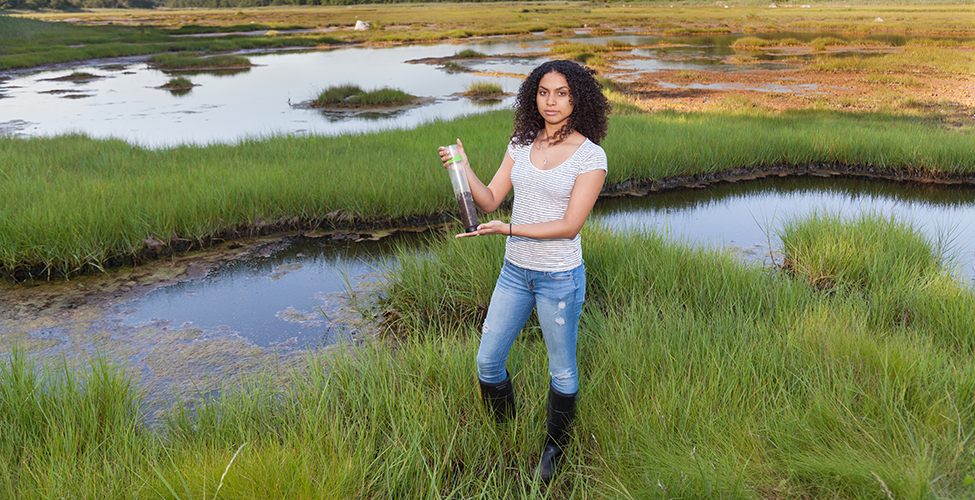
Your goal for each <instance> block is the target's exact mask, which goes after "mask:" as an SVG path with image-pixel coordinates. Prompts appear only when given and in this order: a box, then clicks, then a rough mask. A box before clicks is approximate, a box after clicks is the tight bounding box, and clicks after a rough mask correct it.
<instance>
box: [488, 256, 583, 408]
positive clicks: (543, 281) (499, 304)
mask: <svg viewBox="0 0 975 500" xmlns="http://www.w3.org/2000/svg"><path fill="white" fill-rule="evenodd" d="M585 298H586V268H585V265H580V266H579V267H577V268H575V269H571V270H569V271H561V272H554V273H552V272H542V271H532V270H530V269H523V268H520V267H518V266H516V265H514V264H512V263H510V262H508V261H507V260H505V262H504V266H503V267H502V268H501V274H500V276H498V282H497V284H496V285H495V287H494V294H493V295H492V296H491V305H490V306H489V307H488V312H487V317H486V318H485V319H484V327H483V328H482V329H481V345H480V348H479V349H478V351H477V376H478V377H479V378H480V379H481V380H483V381H484V382H489V383H498V382H502V381H504V379H505V378H507V376H508V373H507V370H506V369H505V361H507V360H508V352H509V351H510V350H511V346H512V345H513V344H514V342H515V338H516V337H517V336H518V334H519V333H520V332H521V330H522V328H523V327H524V326H525V322H527V321H528V317H529V315H531V312H532V309H534V308H536V307H537V308H538V311H537V314H538V322H539V325H540V326H541V327H542V335H544V337H545V347H546V348H547V350H548V373H549V376H550V377H551V379H552V387H553V388H554V389H555V390H556V391H558V392H560V393H562V394H575V393H576V392H578V391H579V373H578V370H577V369H576V341H577V339H578V337H579V316H580V315H581V314H582V304H583V302H584V301H585Z"/></svg>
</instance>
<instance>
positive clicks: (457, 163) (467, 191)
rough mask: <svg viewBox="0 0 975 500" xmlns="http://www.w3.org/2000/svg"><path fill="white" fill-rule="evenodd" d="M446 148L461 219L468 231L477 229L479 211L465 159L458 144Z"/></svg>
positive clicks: (451, 181) (451, 182)
mask: <svg viewBox="0 0 975 500" xmlns="http://www.w3.org/2000/svg"><path fill="white" fill-rule="evenodd" d="M445 148H446V149H447V152H449V153H450V160H448V162H447V171H448V172H449V173H450V185H451V186H453V187H454V198H456V199H457V208H458V209H459V210H460V221H461V223H462V224H464V230H465V231H467V232H468V233H471V232H474V231H477V224H478V222H477V212H476V211H475V210H474V197H473V196H472V195H471V186H470V184H468V183H467V171H466V170H465V169H464V163H463V159H462V158H461V156H460V148H459V147H457V145H456V144H451V145H449V146H445Z"/></svg>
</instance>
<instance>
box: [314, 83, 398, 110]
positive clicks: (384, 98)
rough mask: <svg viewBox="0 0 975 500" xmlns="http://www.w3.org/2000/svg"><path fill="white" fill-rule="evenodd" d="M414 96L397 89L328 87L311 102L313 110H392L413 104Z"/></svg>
mask: <svg viewBox="0 0 975 500" xmlns="http://www.w3.org/2000/svg"><path fill="white" fill-rule="evenodd" d="M415 100H416V96H412V95H410V94H407V93H406V92H403V91H402V90H399V89H391V88H388V87H384V88H381V89H374V90H362V89H361V88H359V86H358V85H351V84H347V85H338V86H334V87H329V88H327V89H325V90H322V91H321V92H319V93H318V97H316V98H315V99H313V100H312V101H311V106H312V107H314V108H342V109H349V108H351V109H357V108H393V107H398V106H404V105H407V104H410V103H413V102H414V101H415Z"/></svg>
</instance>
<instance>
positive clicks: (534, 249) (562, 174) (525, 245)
mask: <svg viewBox="0 0 975 500" xmlns="http://www.w3.org/2000/svg"><path fill="white" fill-rule="evenodd" d="M508 156H511V158H512V159H513V160H514V161H515V164H514V165H513V166H512V167H511V185H512V188H513V191H514V201H513V202H512V204H511V223H512V224H515V225H518V224H535V223H539V222H550V221H553V220H559V219H561V218H563V217H565V211H566V209H568V207H569V197H570V195H571V194H572V188H573V186H575V182H576V177H578V176H579V175H580V174H584V173H586V172H590V171H593V170H607V166H606V165H607V162H606V152H604V151H603V148H601V147H599V146H598V145H596V144H595V143H593V142H592V141H590V140H589V139H586V141H585V142H584V143H582V145H581V146H579V148H578V149H576V151H575V152H574V153H572V156H570V157H569V159H567V160H565V162H563V163H562V164H561V165H559V166H557V167H555V168H553V169H551V170H539V169H538V168H535V165H533V164H532V162H531V146H515V145H514V144H510V143H509V144H508ZM504 257H505V258H506V259H508V261H509V262H511V263H512V264H514V265H516V266H518V267H522V268H525V269H531V270H534V271H543V272H557V271H568V270H569V269H574V268H576V267H579V266H580V265H582V238H581V237H580V236H579V235H578V234H577V235H576V236H575V238H572V239H564V238H560V239H544V240H540V239H534V238H525V237H521V236H510V237H508V239H507V244H506V246H505V254H504Z"/></svg>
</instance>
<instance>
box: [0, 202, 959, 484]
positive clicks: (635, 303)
mask: <svg viewBox="0 0 975 500" xmlns="http://www.w3.org/2000/svg"><path fill="white" fill-rule="evenodd" d="M875 228H882V229H883V231H875V230H874V229H875ZM806 234H808V235H809V236H810V237H805V236H804V235H806ZM834 234H835V235H850V234H863V235H865V236H864V241H865V242H866V243H867V244H868V247H867V248H868V250H869V255H868V257H869V258H867V259H864V258H862V257H861V256H853V255H852V254H851V253H849V252H848V251H846V250H845V249H844V246H843V245H842V244H838V243H826V244H822V243H820V241H821V240H826V241H828V242H829V241H832V242H835V241H836V238H835V237H833V236H831V235H834ZM782 236H783V238H784V239H785V240H787V241H789V242H791V243H790V244H788V245H786V246H785V247H784V249H783V250H784V251H785V253H786V254H787V257H788V258H789V259H790V261H802V260H808V259H812V260H825V261H830V260H840V261H843V264H845V267H846V268H849V269H859V268H866V269H868V270H867V271H866V273H867V274H870V273H877V277H878V279H868V280H867V281H864V280H862V279H860V278H858V277H857V276H858V275H857V274H856V273H854V272H845V273H837V274H836V275H835V276H836V278H835V283H834V286H832V287H830V288H829V289H824V288H822V287H817V286H813V285H812V284H811V283H810V282H809V280H808V279H807V278H806V276H804V275H801V274H798V273H795V274H792V273H788V272H777V271H774V270H768V269H762V268H757V267H752V266H749V265H745V264H742V263H740V262H739V261H737V260H736V259H735V258H734V257H732V256H730V255H726V254H724V253H723V252H720V251H712V250H709V249H704V248H690V247H687V246H684V245H681V244H676V243H674V242H671V241H668V240H666V239H665V238H663V237H662V236H661V235H658V234H655V233H649V232H647V233H637V234H629V235H618V234H613V233H610V232H609V231H607V230H605V229H603V228H599V227H586V228H585V229H584V231H583V245H584V252H585V255H586V266H587V270H588V277H589V287H588V296H587V306H586V311H585V313H584V315H583V321H582V324H581V327H580V342H579V361H580V372H581V392H580V403H579V414H578V418H577V420H576V423H575V425H574V426H573V429H572V442H571V445H570V447H569V454H568V456H567V461H566V462H565V465H564V468H563V471H562V473H561V475H560V476H559V477H558V479H557V480H556V481H555V482H554V483H553V484H552V485H551V487H548V488H545V487H541V486H540V485H538V484H537V483H535V482H534V481H532V479H531V474H530V471H531V468H532V467H533V466H534V464H535V462H536V461H537V459H538V454H539V452H540V449H541V443H542V439H543V433H544V418H545V417H544V405H545V394H546V390H547V384H548V374H547V366H546V365H547V358H546V355H545V345H544V342H543V340H542V338H541V336H540V333H539V331H538V327H537V324H536V323H534V322H532V323H530V324H529V326H528V328H527V329H526V331H525V332H523V334H522V335H521V336H520V338H519V340H518V341H517V342H516V343H515V345H514V347H513V349H512V351H511V356H510V358H509V360H508V368H509V370H510V371H511V373H512V375H513V380H514V384H515V387H516V391H517V397H518V412H517V416H516V417H515V419H514V420H513V421H511V422H510V423H509V424H508V425H507V426H505V427H502V428H497V427H495V425H494V423H493V420H492V419H491V418H490V416H489V415H487V414H486V413H485V412H484V411H483V410H482V408H481V404H480V400H479V396H478V394H477V389H476V387H477V381H476V374H475V368H474V357H475V353H476V350H477V342H478V328H479V325H480V319H479V316H480V314H481V312H482V311H483V309H484V307H486V305H487V303H488V301H489V298H490V293H491V290H492V288H493V284H494V279H495V278H496V275H497V272H498V269H499V267H500V265H501V256H502V254H503V245H504V241H503V239H502V238H471V239H464V240H457V239H454V238H451V237H450V236H441V237H438V239H437V241H435V243H436V244H435V245H433V246H432V247H431V253H430V254H428V255H424V256H417V255H416V254H414V253H410V252H408V251H403V252H402V253H400V254H399V255H397V259H398V262H400V263H401V267H397V268H395V269H391V270H390V271H389V272H388V276H387V277H388V279H389V281H388V285H387V294H388V295H387V296H388V300H387V301H386V302H385V303H384V306H385V308H386V310H387V312H388V313H389V315H388V318H389V320H390V326H392V327H393V328H395V334H396V336H395V337H390V341H391V342H389V343H374V344H368V345H367V346H365V347H363V348H362V349H361V350H359V351H357V352H356V353H355V354H354V355H346V354H338V355H321V356H319V357H312V358H310V359H309V363H308V368H307V369H305V370H302V371H296V372H294V373H293V374H292V375H291V377H290V380H291V382H290V383H288V384H286V385H281V383H280V381H279V380H280V379H279V378H278V377H270V376H260V375H258V376H255V377H254V379H253V381H252V382H251V383H248V384H245V385H243V386H240V387H227V388H225V390H223V391H221V393H220V395H219V396H217V397H214V398H211V399H209V400H206V401H200V402H198V403H195V404H191V403H188V402H184V403H181V404H179V405H177V406H176V407H175V409H174V410H172V411H171V412H170V413H168V417H167V418H164V419H163V421H162V423H161V424H160V427H158V428H157V429H154V430H152V431H147V430H146V428H145V427H144V426H143V425H142V424H141V423H140V420H139V415H138V412H136V411H133V408H135V407H136V406H137V405H136V404H133V402H136V403H137V402H138V394H139V393H138V391H136V390H133V388H132V387H131V386H130V385H128V383H127V382H125V380H126V378H125V376H124V375H123V374H122V373H121V372H120V371H119V368H118V367H113V366H112V365H109V364H106V363H94V364H93V365H92V368H91V369H90V372H88V374H85V373H86V372H84V371H81V372H74V371H71V370H66V369H62V368H57V367H55V368H44V367H36V366H33V365H30V364H29V363H26V362H25V358H24V357H23V355H22V354H21V355H15V356H14V357H13V358H12V359H8V361H7V364H6V365H2V364H0V367H2V368H0V409H2V410H3V411H2V412H0V425H2V427H0V430H2V431H3V432H0V449H2V451H3V452H4V453H2V454H0V492H3V493H4V494H5V495H6V496H8V497H10V498H29V497H53V496H70V497H72V498H96V497H97V498H104V497H105V495H106V494H107V495H109V496H113V497H132V498H208V499H210V498H256V497H262V498H294V499H305V498H322V497H327V498H376V499H385V498H390V499H393V498H448V499H451V498H456V499H460V498H512V499H515V498H566V499H582V498H623V499H629V498H632V499H644V498H661V499H664V498H695V499H697V498H742V499H744V498H764V497H772V498H843V499H865V500H867V499H871V500H872V499H884V498H898V499H912V500H913V499H917V500H921V499H931V498H967V497H969V496H970V495H971V494H972V492H973V490H972V487H971V486H968V485H966V484H965V480H964V479H965V477H966V476H968V475H971V474H972V473H973V472H975V467H973V465H972V456H973V453H975V442H973V441H972V436H973V435H975V364H973V363H972V352H973V347H975V344H973V342H972V339H973V338H975V330H973V328H972V327H973V325H972V322H973V320H972V318H971V315H970V314H964V313H963V311H968V312H970V311H971V310H973V308H975V295H973V294H972V290H971V289H966V288H961V287H960V286H959V285H958V284H957V283H956V282H955V281H953V280H952V279H951V278H950V277H948V276H946V275H944V274H943V271H944V269H943V267H942V266H941V265H940V263H939V262H938V260H937V258H935V257H933V256H935V255H937V248H936V247H933V246H932V245H931V244H930V243H928V242H925V241H923V240H922V239H920V237H918V235H917V233H916V232H915V231H913V230H912V229H911V228H910V227H909V226H907V225H904V224H900V223H897V222H896V221H889V220H885V219H883V218H874V217H868V218H864V219H862V220H857V221H851V222H842V221H837V220H832V219H829V218H828V217H823V218H820V219H812V220H808V221H806V220H799V221H795V223H794V224H793V225H792V226H789V227H788V228H786V229H785V230H784V234H783V235H782ZM904 264H907V265H904ZM918 268H920V270H918ZM881 278H883V279H881ZM868 282H869V286H867V287H865V286H864V285H863V284H864V283H868ZM903 294H909V295H910V296H911V297H912V298H914V299H916V301H915V302H914V304H915V305H914V306H913V307H915V308H916V310H917V311H918V313H917V314H918V316H917V317H918V318H922V317H924V316H925V314H927V312H932V313H934V312H935V311H938V310H939V309H940V310H942V311H944V313H942V314H937V315H936V316H932V318H935V317H936V318H937V320H936V321H933V320H931V321H929V320H922V319H919V320H916V321H911V322H909V323H893V322H884V321H877V320H876V318H877V317H878V314H877V311H879V310H880V309H887V310H890V311H893V312H896V311H898V310H899V309H898V307H899V304H900V303H899V302H896V301H890V300H887V298H888V297H893V296H899V295H903ZM392 313H395V314H392ZM945 332H950V333H952V335H949V334H946V333H945ZM392 346H395V348H391V347H392ZM67 373H72V375H65V374H67ZM74 373H78V374H77V375H74ZM99 415H105V417H99ZM90 437H95V439H94V440H92V441H87V440H86V441H85V443H91V444H83V443H82V442H81V439H82V438H85V439H88V438H90ZM69 472H70V473H69ZM106 488H107V489H106Z"/></svg>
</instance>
